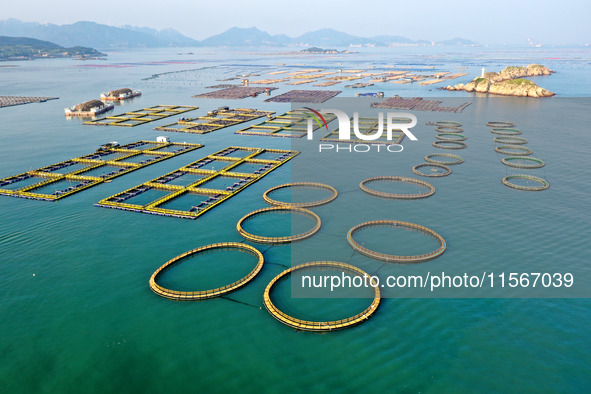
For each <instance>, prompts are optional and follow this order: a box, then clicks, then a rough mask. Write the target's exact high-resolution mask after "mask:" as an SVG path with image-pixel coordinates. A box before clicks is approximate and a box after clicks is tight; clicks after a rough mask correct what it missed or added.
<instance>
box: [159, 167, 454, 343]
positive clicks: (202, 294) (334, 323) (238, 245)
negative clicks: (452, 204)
mask: <svg viewBox="0 0 591 394" xmlns="http://www.w3.org/2000/svg"><path fill="white" fill-rule="evenodd" d="M425 165H431V166H433V165H436V166H440V167H445V166H443V165H438V164H433V163H425ZM380 180H386V181H395V182H404V183H411V184H414V185H420V186H423V187H426V188H427V191H426V192H425V193H420V194H411V195H398V194H392V193H383V192H378V191H375V190H372V189H369V188H367V187H366V186H365V184H366V183H369V182H373V181H380ZM289 187H309V188H315V189H322V190H327V191H330V196H328V197H326V198H323V199H320V200H316V201H310V202H300V203H290V202H282V201H278V200H274V199H272V198H271V197H269V194H270V193H272V192H273V191H275V190H279V189H284V188H289ZM360 187H361V188H362V189H364V188H365V189H366V190H364V191H366V192H368V193H369V194H374V195H380V196H384V195H387V196H388V197H390V198H392V197H393V196H394V197H393V198H403V199H409V198H422V197H427V196H428V195H432V194H433V193H434V192H435V188H434V187H433V186H432V185H430V184H429V183H427V182H424V181H421V180H418V179H413V178H405V177H397V176H384V177H375V178H369V179H366V180H365V181H363V182H361V184H360ZM337 196H338V192H337V190H336V189H335V188H333V187H332V186H329V185H326V184H322V183H314V182H298V183H287V184H283V185H278V186H275V187H273V188H271V189H269V190H267V191H266V192H265V193H264V199H265V201H266V202H267V203H269V204H272V205H273V206H271V207H268V208H263V209H259V210H255V211H253V212H251V213H249V214H247V215H245V216H244V217H242V218H241V219H240V220H239V221H238V223H237V225H236V229H237V231H238V233H239V234H240V235H241V236H243V237H244V238H245V239H246V240H247V241H251V242H255V243H265V244H281V243H288V242H295V241H299V240H302V239H305V238H308V237H311V236H312V235H314V234H315V233H316V232H318V230H319V229H320V227H321V220H320V217H319V216H318V215H316V214H315V213H314V212H312V211H310V210H308V209H306V208H304V207H313V206H319V205H322V204H326V203H328V202H330V201H333V200H334V199H335V198H336V197H337ZM294 204H297V205H294ZM281 211H283V212H290V213H297V214H302V215H305V216H308V217H311V218H313V219H314V221H315V224H314V226H313V228H311V229H309V230H307V231H305V232H304V233H301V234H295V235H290V236H286V237H266V236H260V235H255V234H252V233H249V232H247V231H245V230H244V228H243V224H244V222H245V221H247V220H249V219H251V218H252V217H255V216H257V215H262V214H267V213H274V212H281ZM384 225H386V226H398V227H400V228H404V229H407V230H413V231H419V232H422V233H424V234H426V235H428V236H430V237H432V238H434V239H436V240H437V241H438V242H439V247H438V248H437V249H436V250H434V251H432V252H429V253H425V254H421V255H413V256H404V255H391V254H385V253H381V252H379V251H373V250H370V249H368V248H365V247H364V246H362V245H360V244H359V243H357V242H356V241H355V239H354V234H355V233H356V232H357V231H359V230H361V229H363V228H366V227H370V226H384ZM347 242H348V243H349V244H350V246H351V247H352V248H353V249H354V250H355V251H357V252H359V253H361V254H363V255H365V256H368V257H371V258H373V259H376V260H380V261H387V262H397V263H420V262H423V261H427V260H430V259H433V258H436V257H438V256H440V255H441V254H443V252H444V251H445V249H446V247H447V245H446V242H445V240H444V239H443V237H441V235H439V234H438V233H436V232H435V231H433V230H431V229H429V228H427V227H424V226H421V225H418V224H414V223H409V222H403V221H397V220H378V221H371V222H365V223H361V224H359V225H357V226H355V227H353V228H352V229H351V230H349V232H348V233H347ZM214 250H238V251H241V252H244V253H247V254H250V255H252V256H254V257H256V260H257V262H256V265H255V267H254V268H253V269H252V270H251V271H250V272H249V273H248V274H247V275H246V276H244V277H243V278H241V279H239V280H237V281H234V282H232V283H229V284H227V285H225V286H222V287H217V288H213V289H207V290H195V291H182V290H173V289H168V288H166V287H164V286H162V285H161V284H159V280H161V276H162V275H163V274H164V273H165V272H166V271H168V270H170V269H171V268H173V267H174V266H175V265H177V264H179V263H181V262H182V261H184V260H186V259H187V258H189V257H192V256H195V255H199V254H201V253H207V252H211V251H214ZM263 264H264V257H263V254H262V253H261V252H260V251H259V250H258V249H257V248H256V247H254V246H251V245H248V244H246V243H243V242H222V243H215V244H210V245H206V246H202V247H199V248H196V249H193V250H190V251H187V252H185V253H182V254H180V255H178V256H176V257H174V258H173V259H171V260H169V261H167V262H166V263H165V264H163V265H162V266H161V267H159V268H158V269H157V270H156V271H155V272H154V273H153V274H152V276H151V277H150V280H149V287H150V289H151V290H152V291H153V292H154V293H155V294H157V295H159V296H161V297H164V298H167V299H171V300H175V301H199V300H206V299H211V298H216V297H221V296H224V295H225V294H228V293H230V292H232V291H235V290H237V289H239V288H241V287H243V286H245V285H246V284H248V283H249V282H250V281H252V280H253V279H254V278H255V277H256V276H257V274H258V273H259V272H260V271H261V269H262V268H263ZM315 269H319V270H326V269H334V270H340V271H343V272H346V273H349V274H353V275H354V276H358V277H363V278H369V285H366V286H368V287H371V289H372V292H373V299H372V300H371V303H370V305H369V306H368V307H367V308H365V309H364V310H363V311H361V312H359V313H357V314H355V315H353V316H350V317H347V318H344V319H339V320H326V321H313V320H304V319H299V318H297V317H293V316H290V315H288V314H286V313H285V312H283V311H282V310H280V309H279V307H277V306H276V305H275V303H274V302H273V300H272V298H271V293H272V290H273V288H274V287H275V286H276V285H277V284H278V282H280V281H282V280H285V279H287V278H288V277H289V276H290V275H291V274H292V273H294V272H296V271H303V270H315ZM380 301H381V293H380V289H379V285H378V283H377V280H376V279H375V278H374V277H372V276H370V275H369V274H368V273H367V272H365V271H364V270H362V269H360V268H357V267H355V266H353V265H350V264H346V263H343V262H338V261H313V262H309V263H304V264H300V265H296V266H293V267H291V268H288V269H286V270H284V271H282V272H281V273H280V274H278V275H277V276H275V277H274V278H273V279H272V280H271V281H270V282H269V284H268V285H267V286H266V288H265V290H264V292H263V305H264V307H265V309H266V310H267V311H268V312H269V314H271V316H272V317H274V318H275V319H276V320H278V321H279V322H281V323H283V324H285V325H287V326H289V327H292V328H295V329H297V330H304V331H315V332H326V331H335V330H340V329H344V328H348V327H352V326H355V325H358V324H361V323H363V322H365V321H367V320H368V319H369V318H370V317H371V316H372V315H373V314H374V313H375V312H376V310H377V309H378V306H379V304H380Z"/></svg>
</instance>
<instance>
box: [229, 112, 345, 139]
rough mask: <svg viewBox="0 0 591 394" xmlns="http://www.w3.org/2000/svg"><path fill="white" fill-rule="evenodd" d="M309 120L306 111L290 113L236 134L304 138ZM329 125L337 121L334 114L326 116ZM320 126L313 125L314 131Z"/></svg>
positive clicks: (308, 114)
mask: <svg viewBox="0 0 591 394" xmlns="http://www.w3.org/2000/svg"><path fill="white" fill-rule="evenodd" d="M308 119H311V118H310V113H309V112H308V111H306V110H304V109H297V110H292V111H288V112H286V113H284V114H282V115H279V116H275V117H272V118H270V119H268V120H266V121H264V122H262V123H259V124H257V125H250V126H249V127H246V128H244V129H241V130H238V131H237V132H236V134H245V135H260V136H267V137H284V138H302V137H303V136H305V135H306V134H307V133H308ZM324 119H325V120H326V122H327V123H329V122H331V121H333V120H334V119H336V116H334V115H333V114H326V115H324ZM319 128H320V125H319V124H318V123H316V122H313V123H312V130H318V129H319Z"/></svg>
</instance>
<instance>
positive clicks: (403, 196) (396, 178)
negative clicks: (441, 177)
mask: <svg viewBox="0 0 591 394" xmlns="http://www.w3.org/2000/svg"><path fill="white" fill-rule="evenodd" d="M379 181H389V182H402V183H409V184H412V185H419V186H423V187H425V188H427V191H426V192H423V193H413V194H396V193H387V192H381V191H378V190H374V189H370V188H369V187H367V184H368V183H371V182H379ZM359 188H360V189H361V190H363V191H364V192H366V193H368V194H371V195H373V196H378V197H384V198H399V199H406V200H410V199H416V198H425V197H429V196H432V195H433V194H435V187H434V186H433V185H431V184H430V183H427V182H425V181H422V180H420V179H415V178H407V177H403V176H376V177H373V178H368V179H366V180H364V181H362V182H361V183H360V184H359Z"/></svg>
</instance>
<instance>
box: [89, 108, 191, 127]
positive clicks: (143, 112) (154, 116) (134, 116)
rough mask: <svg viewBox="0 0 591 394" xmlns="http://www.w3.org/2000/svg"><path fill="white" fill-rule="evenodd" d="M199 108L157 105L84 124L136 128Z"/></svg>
mask: <svg viewBox="0 0 591 394" xmlns="http://www.w3.org/2000/svg"><path fill="white" fill-rule="evenodd" d="M198 108H199V107H193V106H189V105H155V106H153V107H148V108H143V109H138V110H135V111H130V112H125V113H122V114H119V115H113V116H106V117H104V118H99V119H93V120H89V121H87V122H84V124H87V125H94V126H123V127H134V126H139V125H141V124H144V123H149V122H153V121H155V120H160V119H164V118H168V117H169V116H174V115H178V114H182V113H184V112H189V111H194V110H196V109H198Z"/></svg>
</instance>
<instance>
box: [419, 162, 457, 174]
mask: <svg viewBox="0 0 591 394" xmlns="http://www.w3.org/2000/svg"><path fill="white" fill-rule="evenodd" d="M428 168H430V169H431V172H424V171H421V169H428ZM412 172H413V173H414V174H417V175H421V176H426V177H440V176H448V175H449V174H451V168H449V167H448V166H446V165H443V164H434V163H422V164H417V165H416V166H414V167H413V168H412Z"/></svg>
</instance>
